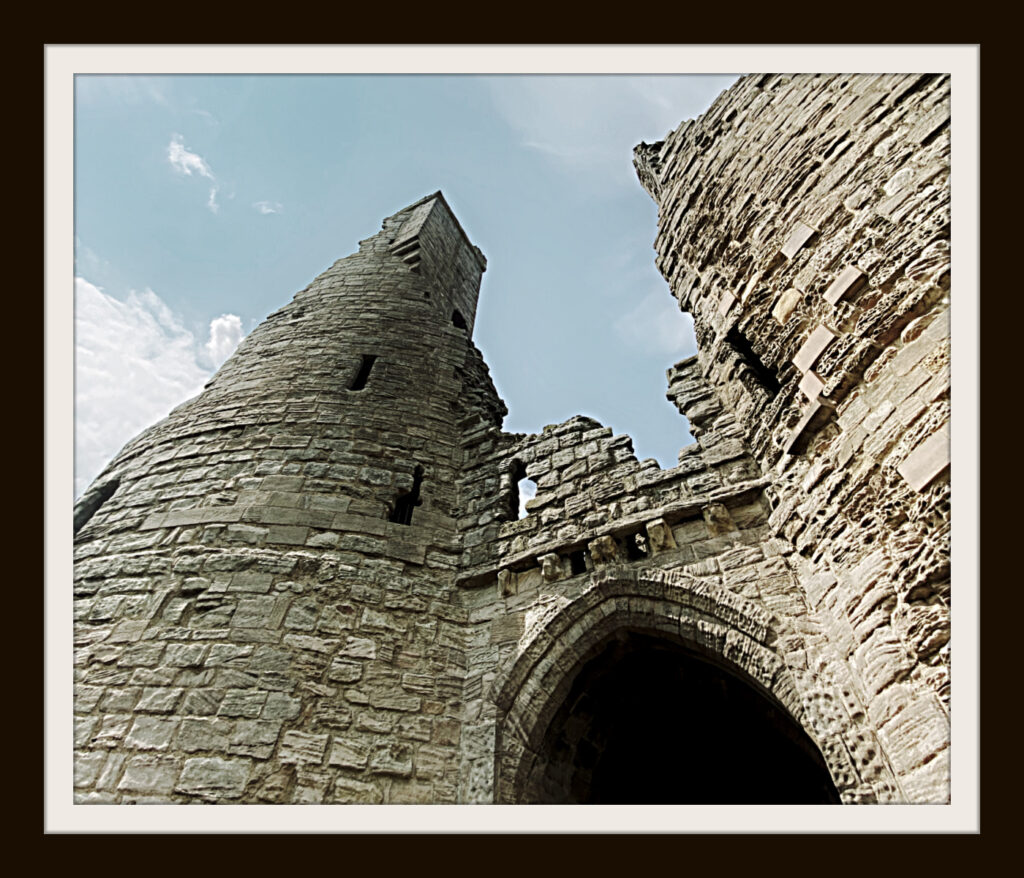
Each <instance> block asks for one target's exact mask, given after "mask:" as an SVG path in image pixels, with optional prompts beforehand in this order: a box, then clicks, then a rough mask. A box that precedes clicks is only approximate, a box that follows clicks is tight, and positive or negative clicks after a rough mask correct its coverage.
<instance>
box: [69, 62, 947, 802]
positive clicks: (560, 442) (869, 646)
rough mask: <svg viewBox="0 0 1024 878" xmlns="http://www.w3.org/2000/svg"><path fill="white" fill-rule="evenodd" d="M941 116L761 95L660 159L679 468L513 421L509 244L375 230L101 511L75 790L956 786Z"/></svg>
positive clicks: (681, 796) (141, 451) (79, 568)
mask: <svg viewBox="0 0 1024 878" xmlns="http://www.w3.org/2000/svg"><path fill="white" fill-rule="evenodd" d="M948 130H949V80H948V77H939V76H903V75H898V76H829V77H816V76H793V77H789V76H763V77H756V76H753V77H746V78H744V79H742V80H740V82H739V83H737V84H736V85H735V86H734V87H733V88H731V89H730V90H728V91H727V92H725V93H723V94H722V95H721V96H720V97H719V98H718V100H717V101H716V102H715V104H714V105H713V106H712V107H711V109H710V110H709V111H708V112H707V113H706V114H705V115H704V116H702V117H701V118H699V119H697V120H695V121H691V122H685V123H683V124H682V125H681V126H680V127H679V128H678V129H677V130H676V131H675V132H673V133H671V134H670V135H669V136H668V137H667V138H666V139H665V141H664V142H662V143H658V144H655V145H653V146H651V145H646V144H642V145H641V146H639V147H638V148H637V150H636V155H635V164H636V168H637V172H638V174H639V177H640V180H641V182H642V184H643V186H644V187H645V188H646V189H647V191H648V192H649V193H650V194H651V196H652V197H653V198H654V199H655V201H656V202H657V203H658V206H659V232H658V239H657V242H656V250H657V252H658V264H659V267H660V268H661V270H662V272H663V274H664V275H665V277H666V279H667V280H668V282H669V284H670V287H671V290H672V293H673V295H674V296H675V297H676V298H677V299H678V301H679V303H680V307H681V308H683V309H684V310H687V311H689V312H691V313H692V314H693V316H694V320H695V324H696V331H697V338H698V344H699V350H700V352H699V354H698V355H697V356H696V357H694V358H691V359H689V360H685V361H683V362H681V363H677V364H676V365H675V366H673V367H672V368H671V369H670V370H669V373H668V377H669V398H670V399H672V400H673V401H674V402H675V403H676V405H677V406H678V407H679V409H680V411H681V412H683V413H685V414H686V416H687V417H688V418H689V420H690V423H691V425H692V429H693V433H694V435H695V437H696V439H697V442H696V443H695V444H693V445H690V446H688V447H686V448H684V449H683V450H682V451H681V452H680V456H679V463H678V465H677V466H675V467H672V468H671V469H668V470H661V469H659V468H658V466H657V464H656V463H655V462H654V461H643V462H640V461H638V460H637V459H636V457H635V455H634V454H633V451H632V447H631V442H630V440H629V438H628V437H627V436H613V435H612V431H611V430H610V429H607V428H604V427H602V426H601V425H600V424H598V423H596V422H595V421H592V420H590V419H587V418H582V417H577V418H573V419H571V420H569V421H567V422H566V423H564V424H560V425H557V426H553V427H546V428H544V430H543V432H542V433H539V434H536V435H516V434H508V433H505V432H503V431H502V429H501V424H502V418H503V416H504V414H505V407H504V404H503V403H502V401H501V400H500V399H499V398H498V396H497V394H496V392H495V389H494V387H493V384H492V383H491V381H490V378H489V375H488V372H487V368H486V366H485V364H484V363H483V360H482V358H481V356H480V353H479V352H478V350H477V349H476V348H475V346H474V345H473V343H472V341H471V335H472V329H473V323H474V318H475V311H476V302H477V295H478V292H479V286H480V279H481V276H482V274H483V271H484V269H485V266H486V261H485V259H484V257H483V255H482V254H481V252H480V251H479V249H478V248H476V247H475V246H474V245H473V244H472V243H471V242H470V240H469V238H468V237H467V235H466V233H465V232H464V231H463V230H462V228H461V227H460V226H459V224H458V222H457V220H456V219H455V217H454V216H453V214H452V212H451V210H450V208H449V207H448V205H447V203H446V202H445V200H444V197H443V196H442V195H441V193H439V192H438V193H435V194H434V195H431V196H428V197H426V198H424V199H422V200H421V201H418V202H416V203H415V204H412V205H410V206H409V207H407V208H405V209H404V210H402V211H400V212H399V213H397V214H395V215H394V216H392V217H390V218H388V219H386V220H385V221H384V224H383V228H382V229H381V231H380V232H378V233H377V234H376V235H374V236H373V237H371V238H369V239H367V240H366V241H363V242H361V244H360V249H359V252H357V253H355V254H353V255H352V256H349V257H347V258H344V259H341V260H339V261H338V262H337V263H335V264H334V265H333V266H332V267H331V268H330V269H328V270H327V271H326V272H324V273H323V274H322V275H321V276H320V277H318V278H317V279H316V280H315V281H313V283H311V284H310V285H309V286H308V287H307V288H306V289H305V290H302V291H301V292H299V293H298V294H296V296H295V297H294V299H293V301H292V302H290V303H289V304H288V305H286V306H285V307H283V308H281V309H280V310H279V311H277V312H276V313H274V314H272V315H271V316H270V317H269V318H268V319H267V320H266V321H265V322H264V323H263V324H262V325H261V326H260V327H259V328H258V329H256V330H255V331H254V332H253V333H252V334H251V335H250V336H249V337H248V338H247V339H245V341H244V342H243V343H242V344H241V346H240V347H239V348H238V350H237V351H236V352H235V354H234V355H233V356H232V357H231V359H230V360H228V362H227V363H225V365H224V366H223V367H222V368H221V370H220V371H219V372H218V373H217V375H216V376H215V377H214V378H213V379H212V380H211V381H210V383H209V384H208V385H207V387H206V389H205V390H204V392H203V393H202V394H201V395H200V396H198V397H196V398H195V399H193V400H191V401H189V402H187V403H185V404H184V405H182V406H180V407H179V408H177V409H175V410H174V411H173V412H172V413H171V414H170V415H169V416H168V418H167V419H165V420H164V421H162V422H161V423H159V424H157V425H156V426H154V427H152V428H151V429H149V430H147V431H146V432H145V433H143V434H142V435H141V436H139V437H138V438H136V439H135V440H134V441H132V442H131V443H129V444H128V445H127V446H126V447H125V448H124V449H123V450H122V451H121V452H120V454H118V456H117V457H116V458H115V459H114V460H113V461H112V462H111V463H110V465H109V466H108V467H107V469H106V470H105V471H104V472H103V474H101V476H100V477H99V478H98V479H97V480H96V482H95V483H94V485H93V486H92V487H91V488H90V489H89V491H88V492H87V493H86V495H85V496H83V498H82V499H81V501H80V502H79V504H78V505H77V507H76V509H75V531H76V537H75V584H74V590H75V607H76V609H75V619H76V622H75V647H76V653H75V669H74V673H75V680H76V687H75V713H76V724H75V748H76V760H75V787H76V797H77V798H76V800H77V801H81V802H125V803H127V802H235V803H238V802H252V803H306V802H308V803H335V802H337V803H342V802H360V803H403V802H419V803H488V802H498V803H544V802H551V803H585V802H651V803H659V802H665V803H669V802H678V803H686V802H694V803H705V802H706V803H714V802H726V803H730V802H731V803H746V802H750V803H785V802H804V803H832V802H843V803H862V802H945V801H948V797H949V759H948V755H949V697H950V694H949V664H948V661H949V654H948V640H949V597H950V593H949V583H950V569H949V485H950V480H949V451H948V431H949V426H948V424H949V417H950V401H949V321H948V313H949V289H950V273H949V229H950V224H949V223H950V221H949V184H948V180H949V133H948ZM524 477H529V478H531V479H533V480H535V482H536V484H537V486H538V491H537V495H536V497H535V498H534V499H533V500H532V501H530V503H529V504H528V514H527V515H526V516H525V517H524V518H522V519H520V518H518V515H517V504H518V491H517V485H518V482H519V480H520V479H522V478H524Z"/></svg>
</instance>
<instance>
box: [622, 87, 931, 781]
mask: <svg viewBox="0 0 1024 878" xmlns="http://www.w3.org/2000/svg"><path fill="white" fill-rule="evenodd" d="M949 120H950V106H949V78H948V77H946V76H938V75H919V76H809V75H805V76H763V77H747V78H745V79H743V80H741V81H740V83H738V84H737V86H736V87H735V88H733V89H731V90H729V91H728V92H726V93H724V94H723V95H722V96H721V97H720V98H719V100H718V101H716V103H715V104H714V106H712V108H711V109H710V110H709V111H708V112H707V113H706V114H705V115H704V116H702V117H701V118H700V119H699V120H696V121H695V122H688V123H684V125H682V126H681V127H680V128H679V129H678V130H677V131H675V132H673V133H672V134H671V135H670V136H669V137H668V138H666V140H665V141H664V142H663V143H661V144H655V145H654V146H648V145H641V146H640V147H638V149H637V154H636V164H637V168H638V171H639V174H640V177H641V180H642V181H643V182H644V185H645V186H646V188H647V189H648V191H650V192H651V194H652V196H653V197H654V198H655V200H656V201H657V202H658V205H659V218H660V219H659V234H658V241H657V243H656V249H657V251H658V254H659V255H658V264H659V267H660V268H661V269H662V271H663V273H664V274H665V277H666V279H667V280H668V281H669V283H670V286H671V288H672V291H673V294H674V295H675V296H676V298H677V299H678V300H679V302H680V306H681V307H682V308H684V309H686V310H689V311H691V312H692V313H693V314H694V320H695V324H696V327H697V337H698V343H699V350H700V353H699V355H698V364H699V371H700V374H701V375H702V376H704V377H705V378H706V379H707V383H708V385H709V387H710V389H711V390H713V393H710V394H708V395H707V397H706V398H705V399H703V400H702V412H701V413H700V415H699V416H698V417H697V419H696V420H697V423H696V425H695V426H696V428H697V432H698V435H699V434H700V431H701V429H702V428H703V423H702V421H703V420H704V419H705V418H709V417H711V415H712V414H714V413H716V412H718V411H720V410H724V411H726V412H731V413H734V414H735V415H736V416H737V421H738V422H739V423H740V424H741V425H742V430H743V434H744V439H745V440H746V443H747V446H748V447H749V448H750V450H751V453H752V454H753V456H754V457H755V459H756V460H757V462H758V464H759V465H760V467H761V468H762V470H763V471H764V472H765V473H766V474H768V475H770V477H771V478H772V481H773V485H772V488H771V491H770V492H769V493H770V497H771V502H772V505H773V507H774V508H773V511H772V514H771V516H770V518H769V523H770V526H771V529H772V531H773V532H774V533H775V534H777V535H778V536H780V537H783V538H785V539H786V540H788V541H789V542H791V543H792V545H793V546H794V548H795V549H796V553H795V556H794V565H795V569H796V570H797V571H798V575H799V579H800V581H801V583H802V585H803V590H804V592H805V594H806V596H807V600H808V604H809V608H810V610H811V611H812V612H813V613H814V615H815V616H816V617H817V618H818V619H819V620H820V621H821V624H822V626H823V628H824V629H825V631H826V632H827V636H828V639H829V642H830V648H831V649H832V650H834V651H835V654H836V656H837V658H838V659H839V660H841V661H842V662H843V663H844V664H845V666H846V668H847V669H848V670H849V673H850V676H851V680H852V687H853V688H852V692H853V694H854V695H855V696H856V699H857V701H858V702H859V707H858V710H860V711H862V712H863V713H864V714H865V716H866V717H867V718H868V720H869V722H870V724H871V726H872V727H873V728H874V729H875V730H876V734H877V738H878V742H879V744H880V745H881V746H882V748H883V749H884V751H885V753H886V754H887V755H888V757H889V759H890V761H891V765H892V767H893V769H894V770H895V772H896V774H897V776H898V777H899V784H900V788H901V795H902V796H903V797H905V798H906V799H908V800H912V801H915V800H930V801H935V800H943V799H944V798H945V797H946V796H947V795H948V753H947V751H946V747H947V746H948V741H949V731H948V711H949V666H948V640H949V599H950V594H949V582H950V569H949V496H950V484H949V418H950V382H949V354H950V344H949V297H950V258H949V253H950V247H949V234H950V215H949V209H950V208H949V204H950V202H949V154H950V153H949V149H950V141H949ZM691 368H692V367H691ZM670 379H671V380H672V381H673V386H674V385H675V384H676V383H677V379H676V378H675V377H674V376H670ZM688 398H692V393H691V394H690V395H689V397H688Z"/></svg>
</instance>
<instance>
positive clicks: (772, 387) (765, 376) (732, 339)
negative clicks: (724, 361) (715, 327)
mask: <svg viewBox="0 0 1024 878" xmlns="http://www.w3.org/2000/svg"><path fill="white" fill-rule="evenodd" d="M725 341H726V343H727V344H729V345H730V346H731V347H732V349H733V350H734V351H735V352H736V354H737V355H738V356H739V358H740V361H741V362H742V364H743V366H745V367H746V368H747V369H748V370H749V371H750V372H751V374H752V375H753V376H754V379H755V380H756V381H757V383H758V384H760V385H761V387H762V388H763V389H764V390H766V391H768V393H769V394H771V395H772V396H775V395H776V394H777V393H778V392H779V390H781V389H782V385H781V384H780V383H779V379H778V377H777V375H776V373H775V370H774V369H771V368H769V367H768V366H766V365H765V364H764V363H762V362H761V358H760V357H758V355H757V354H756V353H755V352H754V348H753V347H752V346H751V344H750V342H749V341H747V339H746V337H745V336H744V335H743V334H742V333H741V332H740V331H739V330H738V329H737V328H736V327H735V326H734V327H733V328H732V329H730V330H729V332H728V333H726V336H725Z"/></svg>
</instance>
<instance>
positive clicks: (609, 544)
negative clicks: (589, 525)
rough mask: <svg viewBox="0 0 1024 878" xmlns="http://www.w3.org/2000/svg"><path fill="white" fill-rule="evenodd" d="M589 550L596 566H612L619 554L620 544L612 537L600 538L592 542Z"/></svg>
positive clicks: (588, 547)
mask: <svg viewBox="0 0 1024 878" xmlns="http://www.w3.org/2000/svg"><path fill="white" fill-rule="evenodd" d="M587 549H588V550H589V551H590V558H591V560H593V562H594V563H595V564H611V563H612V562H614V561H615V560H616V558H617V557H618V554H619V546H618V543H616V542H615V540H614V539H613V538H612V537H608V536H605V537H598V538H597V539H596V540H592V541H591V542H590V543H589V544H588V545H587Z"/></svg>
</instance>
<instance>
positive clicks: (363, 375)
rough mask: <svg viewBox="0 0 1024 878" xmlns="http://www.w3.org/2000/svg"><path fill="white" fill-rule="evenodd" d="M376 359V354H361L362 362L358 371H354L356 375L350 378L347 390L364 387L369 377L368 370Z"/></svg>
mask: <svg viewBox="0 0 1024 878" xmlns="http://www.w3.org/2000/svg"><path fill="white" fill-rule="evenodd" d="M376 359H377V356H376V354H363V362H362V363H361V364H360V366H359V371H358V372H356V377H355V378H353V379H352V383H351V384H350V385H349V386H348V389H349V390H362V389H363V388H364V387H366V382H367V380H368V379H369V377H370V370H371V369H372V368H373V363H374V361H375V360H376Z"/></svg>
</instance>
